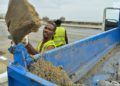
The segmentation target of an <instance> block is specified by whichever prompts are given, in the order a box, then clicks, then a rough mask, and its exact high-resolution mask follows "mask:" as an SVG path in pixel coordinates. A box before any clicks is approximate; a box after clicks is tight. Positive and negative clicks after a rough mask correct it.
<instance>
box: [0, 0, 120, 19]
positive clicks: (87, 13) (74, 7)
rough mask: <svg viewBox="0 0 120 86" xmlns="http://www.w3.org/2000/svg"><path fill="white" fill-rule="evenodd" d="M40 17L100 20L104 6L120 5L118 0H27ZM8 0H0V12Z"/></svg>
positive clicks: (5, 8)
mask: <svg viewBox="0 0 120 86" xmlns="http://www.w3.org/2000/svg"><path fill="white" fill-rule="evenodd" d="M29 2H30V3H31V4H32V5H34V7H35V9H36V10H37V12H38V13H39V15H40V17H43V16H48V17H50V18H51V19H57V18H60V17H61V16H64V17H65V18H66V20H77V21H102V18H103V9H104V8H105V7H111V6H113V5H114V6H120V1H119V0H29ZM7 5H8V0H0V13H6V11H7Z"/></svg>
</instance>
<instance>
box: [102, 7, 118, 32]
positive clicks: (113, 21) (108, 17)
mask: <svg viewBox="0 0 120 86" xmlns="http://www.w3.org/2000/svg"><path fill="white" fill-rule="evenodd" d="M119 12H120V8H113V7H107V8H105V9H104V12H103V27H102V29H103V30H104V31H107V30H110V29H112V28H115V27H118V25H119V24H118V22H119Z"/></svg>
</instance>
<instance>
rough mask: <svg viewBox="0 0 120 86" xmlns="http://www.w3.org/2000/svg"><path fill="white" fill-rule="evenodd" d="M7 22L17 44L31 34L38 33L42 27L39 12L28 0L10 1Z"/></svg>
mask: <svg viewBox="0 0 120 86" xmlns="http://www.w3.org/2000/svg"><path fill="white" fill-rule="evenodd" d="M5 21H6V24H7V27H8V31H9V32H10V34H11V35H12V37H13V40H14V42H15V43H16V44H17V43H19V42H20V41H21V40H22V38H23V37H24V36H25V35H27V34H29V33H30V32H36V31H38V28H39V27H40V25H41V22H40V19H39V16H38V14H37V12H36V11H35V9H34V7H33V6H32V5H31V4H30V3H28V1H27V0H10V2H9V6H8V11H7V14H6V17H5Z"/></svg>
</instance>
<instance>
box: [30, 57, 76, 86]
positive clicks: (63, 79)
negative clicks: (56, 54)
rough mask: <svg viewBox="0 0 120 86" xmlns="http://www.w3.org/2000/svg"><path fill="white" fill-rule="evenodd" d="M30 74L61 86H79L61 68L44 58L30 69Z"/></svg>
mask: <svg viewBox="0 0 120 86" xmlns="http://www.w3.org/2000/svg"><path fill="white" fill-rule="evenodd" d="M30 72H31V73H33V74H35V75H37V76H39V77H41V78H44V79H46V80H48V81H51V82H53V83H55V84H57V85H60V86H78V85H75V84H73V82H72V81H71V80H70V78H69V77H68V75H67V73H66V72H65V71H64V70H63V69H61V67H55V66H53V64H52V63H50V62H48V61H45V60H43V59H42V58H40V59H39V60H38V61H37V62H35V63H34V64H33V65H32V66H31V67H30Z"/></svg>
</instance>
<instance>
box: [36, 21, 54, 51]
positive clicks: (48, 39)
mask: <svg viewBox="0 0 120 86" xmlns="http://www.w3.org/2000/svg"><path fill="white" fill-rule="evenodd" d="M55 29H56V26H55V24H54V23H53V22H48V24H47V25H46V26H45V27H44V29H43V39H42V40H41V41H40V42H39V43H38V45H37V51H38V52H40V53H44V52H45V51H48V50H51V49H54V48H55V47H56V46H55V43H54V41H53V36H54V34H55Z"/></svg>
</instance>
